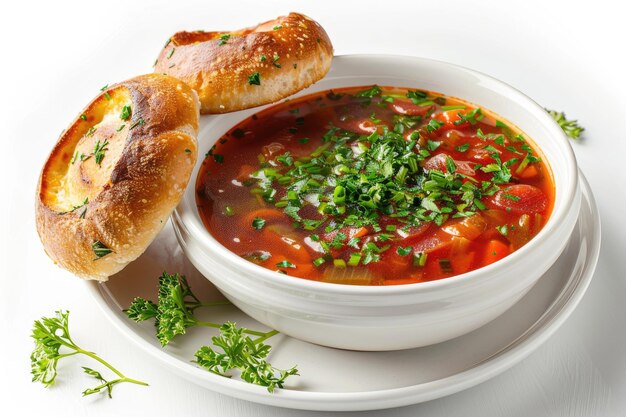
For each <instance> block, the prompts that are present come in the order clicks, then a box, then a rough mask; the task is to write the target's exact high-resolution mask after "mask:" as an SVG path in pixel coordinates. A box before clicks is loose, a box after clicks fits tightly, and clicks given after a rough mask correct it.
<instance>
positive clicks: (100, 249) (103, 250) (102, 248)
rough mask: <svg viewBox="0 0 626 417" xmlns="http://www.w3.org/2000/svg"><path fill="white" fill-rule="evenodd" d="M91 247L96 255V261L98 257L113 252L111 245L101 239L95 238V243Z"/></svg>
mask: <svg viewBox="0 0 626 417" xmlns="http://www.w3.org/2000/svg"><path fill="white" fill-rule="evenodd" d="M91 249H92V250H93V253H94V255H96V257H95V259H94V261H97V260H98V259H100V258H102V257H104V256H107V255H108V254H110V253H111V252H113V249H110V248H109V247H107V246H106V245H105V244H104V243H102V242H100V241H99V240H94V241H93V243H92V244H91Z"/></svg>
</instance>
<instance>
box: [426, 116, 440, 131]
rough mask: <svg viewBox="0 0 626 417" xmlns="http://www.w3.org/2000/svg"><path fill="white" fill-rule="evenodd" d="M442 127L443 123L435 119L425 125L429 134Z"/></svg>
mask: <svg viewBox="0 0 626 417" xmlns="http://www.w3.org/2000/svg"><path fill="white" fill-rule="evenodd" d="M443 125H444V123H443V122H440V121H439V120H437V119H430V122H428V124H427V125H426V130H428V131H429V132H430V133H432V132H434V131H435V130H437V129H439V128H440V127H441V126H443Z"/></svg>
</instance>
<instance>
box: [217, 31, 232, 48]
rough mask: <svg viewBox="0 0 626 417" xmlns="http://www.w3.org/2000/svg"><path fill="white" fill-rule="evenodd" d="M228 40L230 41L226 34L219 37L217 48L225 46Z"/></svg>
mask: <svg viewBox="0 0 626 417" xmlns="http://www.w3.org/2000/svg"><path fill="white" fill-rule="evenodd" d="M229 39H230V35H229V34H228V33H225V34H223V35H220V40H219V42H218V43H217V44H218V45H219V46H222V45H226V43H228V40H229Z"/></svg>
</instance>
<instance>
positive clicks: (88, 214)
mask: <svg viewBox="0 0 626 417" xmlns="http://www.w3.org/2000/svg"><path fill="white" fill-rule="evenodd" d="M198 110H199V102H198V98H197V95H196V93H195V92H194V91H193V90H192V89H191V88H190V87H189V86H187V85H186V84H184V83H182V82H181V81H180V80H177V79H175V78H172V77H168V76H165V75H157V74H149V75H143V76H139V77H136V78H132V79H130V80H128V81H124V82H122V83H119V84H116V85H113V86H111V87H110V88H108V89H107V90H106V91H104V92H103V93H101V94H100V95H99V96H98V97H96V98H95V99H94V100H93V101H92V102H91V103H90V104H89V105H88V106H87V107H86V108H85V109H84V110H83V112H82V114H81V115H79V116H78V117H77V118H76V119H75V120H74V121H73V122H72V124H71V125H70V127H69V129H67V131H65V132H64V133H63V134H62V135H61V137H60V139H59V141H58V142H57V144H56V145H55V147H54V149H53V150H52V152H51V154H50V156H49V157H48V160H47V161H46V163H45V165H44V167H43V169H42V172H41V176H40V178H39V186H38V189H37V196H36V220H37V231H38V233H39V237H40V238H41V241H42V243H43V245H44V248H45V250H46V253H47V254H48V255H49V256H50V258H52V259H53V260H54V261H55V263H58V264H59V265H60V266H61V267H63V268H65V269H67V270H69V271H71V272H73V273H74V274H76V275H78V276H80V277H83V278H89V279H97V280H106V279H107V277H109V276H110V275H113V274H115V273H116V272H118V271H119V270H121V269H122V268H124V266H126V264H128V263H129V262H130V261H132V260H134V259H136V258H137V257H138V256H139V255H140V254H141V253H143V251H144V250H145V249H146V247H147V246H148V245H149V244H150V242H151V241H152V240H153V239H154V237H155V236H156V235H157V234H158V232H159V231H160V230H161V228H162V227H163V225H164V224H165V222H166V220H167V218H168V216H169V215H170V214H171V212H172V210H173V209H174V208H175V207H176V205H177V204H178V202H179V200H180V198H181V197H182V194H183V191H184V190H185V187H186V185H187V182H188V181H189V177H190V175H191V171H192V170H193V167H194V164H195V161H196V135H197V132H198ZM98 149H100V151H98ZM94 244H95V246H96V250H94ZM98 247H99V248H100V249H99V250H98ZM103 248H104V249H103ZM109 249H110V251H109Z"/></svg>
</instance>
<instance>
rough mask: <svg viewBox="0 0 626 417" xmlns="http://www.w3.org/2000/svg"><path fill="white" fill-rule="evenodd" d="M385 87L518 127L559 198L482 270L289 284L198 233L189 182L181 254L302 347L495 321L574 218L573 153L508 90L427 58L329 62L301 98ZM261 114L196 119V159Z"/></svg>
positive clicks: (378, 346)
mask: <svg viewBox="0 0 626 417" xmlns="http://www.w3.org/2000/svg"><path fill="white" fill-rule="evenodd" d="M372 84H379V85H387V86H397V87H409V88H419V89H424V90H430V91H435V92H439V93H443V94H445V95H449V96H453V97H459V98H462V99H464V100H467V101H469V102H472V103H475V104H477V105H479V106H481V107H483V108H486V109H489V110H491V111H493V112H495V113H497V114H499V115H501V116H502V117H503V118H504V119H506V120H508V121H510V122H512V123H514V124H515V125H517V126H518V127H519V128H520V129H521V130H522V131H523V132H524V133H525V134H526V135H527V137H530V138H532V141H534V143H535V144H536V145H537V146H538V147H539V148H540V149H541V151H542V153H543V155H544V157H545V158H546V159H547V161H548V163H549V165H550V167H551V168H552V172H553V176H554V182H555V188H556V193H555V194H556V195H555V204H554V209H553V212H552V215H551V217H550V219H549V220H548V222H547V224H546V225H545V227H544V228H543V229H542V230H541V232H539V234H538V235H537V236H535V237H534V238H533V239H532V240H531V241H530V242H529V243H528V244H526V245H525V246H523V247H522V248H521V249H519V250H518V251H516V252H514V253H512V254H511V255H509V256H507V257H505V258H504V259H502V260H500V261H498V262H495V263H493V264H491V265H488V266H486V267H483V268H480V269H477V270H474V271H471V272H468V273H465V274H461V275H458V276H455V277H452V278H446V279H442V280H438V281H432V282H423V283H416V284H407V285H396V286H381V287H376V286H372V287H366V286H350V285H340V284H329V283H323V282H315V281H309V280H305V279H300V278H295V277H289V276H286V275H283V274H279V273H277V272H274V271H271V270H268V269H265V268H262V267H260V266H258V265H256V264H254V263H251V262H248V261H246V260H244V259H243V258H240V257H239V256H237V255H235V254H234V253H232V252H230V251H229V250H228V249H226V248H225V247H224V246H222V245H221V244H220V243H219V242H218V241H217V240H215V239H214V238H213V237H212V236H211V235H210V234H209V232H208V231H207V230H206V228H205V227H204V225H203V223H202V220H201V219H200V216H199V214H198V210H197V208H196V199H195V187H194V184H195V180H196V175H197V172H198V169H199V167H200V162H198V164H197V166H196V168H195V170H194V173H193V176H192V181H191V183H190V185H189V186H188V188H187V191H186V192H185V195H184V197H183V200H182V202H181V204H180V205H179V206H178V208H177V209H176V211H175V213H174V216H173V223H174V228H175V231H176V235H177V237H178V241H179V243H180V245H181V247H182V248H183V251H184V252H185V254H186V255H187V257H188V258H189V259H190V260H191V262H192V263H193V264H194V265H195V267H196V268H197V269H198V270H199V271H200V272H201V273H202V274H203V275H204V276H206V277H207V278H208V279H209V280H210V281H211V282H212V283H213V284H214V285H215V286H216V287H217V288H218V289H219V290H220V291H221V292H222V293H223V294H224V295H225V296H226V297H227V298H228V299H229V300H230V301H231V302H232V303H233V304H235V305H236V306H237V307H239V308H240V309H241V310H243V311H244V312H245V313H247V314H248V315H250V316H252V317H253V318H255V319H256V320H258V321H260V322H262V323H264V324H266V325H268V326H270V327H272V328H275V329H277V330H279V331H281V332H283V333H286V334H288V335H290V336H293V337H296V338H299V339H302V340H306V341H309V342H313V343H317V344H321V345H325V346H331V347H338V348H344V349H354V350H397V349H407V348H413V347H419V346H425V345H430V344H434V343H438V342H442V341H445V340H449V339H452V338H454V337H457V336H461V335H463V334H465V333H468V332H470V331H472V330H474V329H476V328H478V327H480V326H482V325H484V324H485V323H487V322H489V321H491V320H493V319H494V318H496V317H497V316H498V315H500V314H502V313H503V312H504V311H506V310H507V309H508V308H509V307H511V306H512V305H513V304H514V303H515V302H516V301H517V300H519V299H520V298H521V297H522V296H523V295H524V294H525V293H526V292H527V291H528V290H529V289H530V288H531V287H532V286H533V284H535V282H536V281H537V280H538V279H539V277H541V275H542V274H543V273H544V272H545V271H546V270H547V269H548V268H549V267H550V266H551V265H552V264H553V263H554V262H555V260H556V259H557V257H558V256H559V255H560V254H561V252H562V251H563V249H564V247H565V244H566V243H567V241H568V238H569V237H570V235H571V233H572V230H573V227H574V225H575V223H576V219H577V216H578V212H579V208H580V202H581V192H580V187H579V184H578V174H577V172H578V171H577V166H576V159H575V157H574V153H573V151H572V149H571V147H570V145H569V143H568V140H567V138H566V137H565V135H564V133H563V131H562V130H561V129H560V127H559V126H558V125H557V124H556V123H555V122H554V121H553V120H552V118H551V117H550V116H549V115H548V114H547V113H546V112H545V111H544V110H543V109H542V108H541V107H540V106H539V105H537V103H535V102H534V101H532V100H531V99H530V98H528V97H526V96H525V95H523V94H522V93H520V92H519V91H517V90H515V89H514V88H512V87H510V86H508V85H506V84H504V83H502V82H500V81H498V80H495V79H493V78H491V77H489V76H487V75H484V74H481V73H478V72H476V71H472V70H469V69H466V68H463V67H459V66H456V65H452V64H448V63H444V62H439V61H433V60H430V59H424V58H414V57H403V56H389V55H347V56H339V57H336V58H335V59H334V61H333V65H332V68H331V70H330V72H329V73H328V75H327V76H326V77H325V78H324V79H323V80H321V81H320V82H318V83H317V84H315V85H313V86H311V87H310V88H308V89H306V90H304V91H302V92H300V93H299V94H298V95H304V94H309V93H313V92H316V91H321V90H327V89H331V88H339V87H350V86H365V85H372ZM259 110H260V108H256V109H252V110H246V111H241V112H236V113H230V114H225V115H219V116H207V117H204V118H203V119H202V123H203V126H202V129H201V131H200V135H199V138H198V140H199V143H200V145H199V154H200V155H203V154H204V153H205V152H206V151H208V149H209V148H210V147H211V146H212V145H213V144H214V143H215V142H216V141H217V140H218V139H219V138H220V137H221V136H222V135H223V134H224V133H226V131H228V130H229V129H230V128H231V127H232V126H234V125H235V124H237V123H238V122H240V121H241V120H243V119H245V118H247V117H248V116H250V115H251V114H253V113H255V112H257V111H259Z"/></svg>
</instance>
